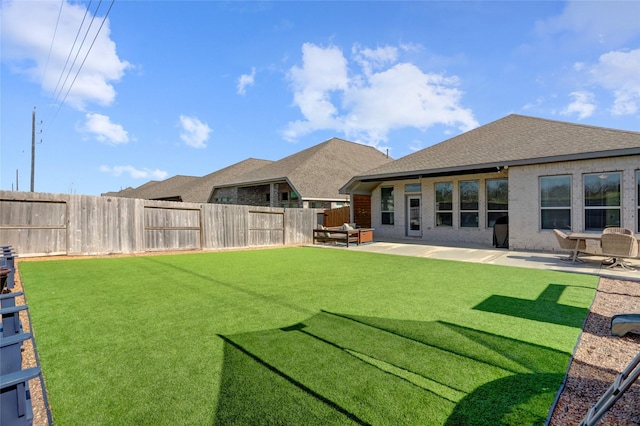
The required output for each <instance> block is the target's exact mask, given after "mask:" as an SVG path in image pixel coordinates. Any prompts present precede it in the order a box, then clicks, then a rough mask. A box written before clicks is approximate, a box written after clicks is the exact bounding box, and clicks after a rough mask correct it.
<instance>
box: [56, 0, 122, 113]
mask: <svg viewBox="0 0 640 426" xmlns="http://www.w3.org/2000/svg"><path fill="white" fill-rule="evenodd" d="M114 2H115V0H111V4H110V5H109V9H108V10H107V13H106V14H105V15H104V18H102V23H101V24H100V28H98V31H97V32H96V35H95V37H93V41H92V42H91V45H90V46H89V49H88V50H87V53H86V55H84V59H83V60H82V63H81V64H80V67H79V68H78V72H76V75H75V77H73V81H72V82H71V84H70V85H69V89H68V90H67V93H66V94H65V95H64V99H62V102H61V105H62V104H63V103H64V101H65V100H66V99H67V96H68V95H69V92H70V91H71V88H72V87H73V84H74V83H75V82H76V79H77V78H78V75H79V74H80V71H81V70H82V67H83V66H84V63H85V61H86V60H87V57H88V56H89V53H90V52H91V49H92V48H93V45H94V43H95V42H96V40H97V39H98V35H100V31H101V30H102V26H103V25H104V23H105V22H106V20H107V16H109V12H111V8H112V7H113V3H114ZM98 7H99V6H98ZM96 13H97V9H96Z"/></svg>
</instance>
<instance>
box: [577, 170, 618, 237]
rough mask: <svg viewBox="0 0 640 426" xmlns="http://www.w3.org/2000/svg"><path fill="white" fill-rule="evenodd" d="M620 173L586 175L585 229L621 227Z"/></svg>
mask: <svg viewBox="0 0 640 426" xmlns="http://www.w3.org/2000/svg"><path fill="white" fill-rule="evenodd" d="M620 210H621V209H620V173H597V174H589V175H584V229H585V231H601V230H603V229H604V228H606V227H607V226H620Z"/></svg>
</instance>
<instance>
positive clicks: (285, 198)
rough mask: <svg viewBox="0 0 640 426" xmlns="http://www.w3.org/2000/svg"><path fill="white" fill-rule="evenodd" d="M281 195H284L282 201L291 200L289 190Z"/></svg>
mask: <svg viewBox="0 0 640 426" xmlns="http://www.w3.org/2000/svg"><path fill="white" fill-rule="evenodd" d="M280 196H281V197H282V198H281V199H282V201H288V200H289V193H288V192H283V193H281V194H280Z"/></svg>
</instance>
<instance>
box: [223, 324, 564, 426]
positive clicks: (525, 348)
mask: <svg viewBox="0 0 640 426" xmlns="http://www.w3.org/2000/svg"><path fill="white" fill-rule="evenodd" d="M220 337H221V338H222V339H223V340H224V341H225V347H224V363H223V373H222V379H221V387H220V396H219V398H218V406H217V411H216V418H215V422H214V423H215V424H229V423H236V424H237V423H243V424H254V423H255V424H399V423H402V424H424V425H428V424H499V423H500V422H496V419H502V418H507V419H509V422H508V423H504V424H532V423H531V420H532V419H534V420H535V421H534V423H536V422H538V421H540V420H542V421H544V419H545V418H546V416H547V413H548V410H549V407H550V406H551V404H552V402H553V398H554V397H555V392H556V390H557V389H558V388H559V387H560V385H561V383H562V379H563V377H564V371H565V370H566V366H567V362H568V359H569V354H566V353H563V352H559V351H555V350H551V349H548V348H543V347H539V346H536V345H532V344H529V343H526V342H520V341H517V340H514V339H507V338H503V337H500V336H496V335H492V334H489V333H484V332H481V331H477V330H472V329H469V328H465V327H460V326H457V325H454V324H447V323H442V322H418V321H400V320H392V319H384V318H372V317H360V316H348V315H337V314H332V313H329V312H321V313H319V314H317V315H315V316H313V317H311V318H308V319H307V320H305V321H304V322H302V323H297V324H294V325H292V326H289V327H285V328H282V329H275V330H265V331H258V332H252V333H242V334H235V335H230V336H229V335H228V336H220ZM505 384H506V385H508V386H506V387H505ZM487 404H489V406H490V408H491V409H490V410H488V409H487V406H486V405H487ZM467 413H468V415H467ZM483 413H485V414H483ZM523 413H525V414H526V415H523ZM514 416H515V419H516V421H515V422H514V421H513V419H514ZM518 419H522V420H523V421H522V422H520V421H519V420H518ZM462 420H464V421H462ZM461 421H462V423H461Z"/></svg>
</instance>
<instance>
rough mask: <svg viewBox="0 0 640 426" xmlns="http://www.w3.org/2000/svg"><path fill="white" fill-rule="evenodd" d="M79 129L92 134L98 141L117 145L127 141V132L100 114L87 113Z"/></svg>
mask: <svg viewBox="0 0 640 426" xmlns="http://www.w3.org/2000/svg"><path fill="white" fill-rule="evenodd" d="M86 118H87V120H86V121H85V123H84V126H83V127H82V129H81V131H83V132H86V133H91V134H93V135H94V136H95V137H96V139H98V140H99V141H100V142H106V143H108V144H111V145H118V144H123V143H127V142H129V133H128V132H127V131H126V130H124V128H123V127H122V126H121V125H120V124H115V123H112V122H111V119H110V118H109V117H107V116H106V115H102V114H91V113H89V114H87V115H86Z"/></svg>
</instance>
